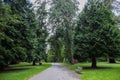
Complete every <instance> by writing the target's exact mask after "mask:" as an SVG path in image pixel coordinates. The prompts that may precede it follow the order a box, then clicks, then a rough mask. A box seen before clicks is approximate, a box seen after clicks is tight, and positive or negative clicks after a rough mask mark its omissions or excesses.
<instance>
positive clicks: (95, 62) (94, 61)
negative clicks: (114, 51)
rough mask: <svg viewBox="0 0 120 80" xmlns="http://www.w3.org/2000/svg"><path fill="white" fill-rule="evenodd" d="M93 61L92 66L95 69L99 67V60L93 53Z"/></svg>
mask: <svg viewBox="0 0 120 80" xmlns="http://www.w3.org/2000/svg"><path fill="white" fill-rule="evenodd" d="M91 61H92V65H91V67H92V68H93V69H95V68H97V61H96V57H95V56H94V55H92V57H91Z"/></svg>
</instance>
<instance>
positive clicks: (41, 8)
mask: <svg viewBox="0 0 120 80" xmlns="http://www.w3.org/2000/svg"><path fill="white" fill-rule="evenodd" d="M36 3H37V5H38V6H35V8H36V17H37V20H38V23H39V25H38V28H37V38H38V39H37V41H38V50H37V53H38V54H39V55H41V59H43V60H45V61H47V54H46V46H47V43H46V40H47V37H48V31H47V16H48V12H47V10H46V5H47V2H46V0H45V1H41V0H37V1H36Z"/></svg>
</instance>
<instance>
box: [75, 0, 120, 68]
mask: <svg viewBox="0 0 120 80" xmlns="http://www.w3.org/2000/svg"><path fill="white" fill-rule="evenodd" d="M113 17H114V16H113V13H112V11H111V10H110V9H109V8H108V7H106V6H105V5H104V3H103V1H100V0H89V1H88V3H87V4H86V5H85V8H84V10H83V12H82V13H81V14H80V15H79V20H78V24H77V27H76V34H75V41H74V44H75V45H76V49H75V51H78V54H80V53H83V55H86V54H88V57H90V58H91V61H92V65H91V67H92V68H96V67H97V65H96V58H97V57H100V56H103V55H104V54H107V55H110V54H111V53H114V54H116V53H119V41H120V34H119V32H118V31H119V29H118V27H116V26H115V21H114V19H113ZM114 54H112V55H114Z"/></svg>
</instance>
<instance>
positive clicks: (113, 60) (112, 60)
mask: <svg viewBox="0 0 120 80" xmlns="http://www.w3.org/2000/svg"><path fill="white" fill-rule="evenodd" d="M108 62H109V63H116V62H115V59H114V58H109V60H108Z"/></svg>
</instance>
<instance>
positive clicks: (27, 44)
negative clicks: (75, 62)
mask: <svg viewBox="0 0 120 80" xmlns="http://www.w3.org/2000/svg"><path fill="white" fill-rule="evenodd" d="M31 7H32V5H31V3H30V2H29V1H28V0H12V1H11V0H4V3H3V2H2V1H1V0H0V68H4V67H5V66H7V65H9V64H11V63H12V64H13V63H18V62H20V61H29V62H31V61H33V60H35V59H36V60H40V59H41V57H42V55H40V54H42V53H44V54H45V47H46V44H45V39H46V37H47V32H46V31H45V29H43V27H44V25H39V22H38V20H37V19H36V16H35V13H34V10H33V9H32V8H31ZM41 24H42V23H41ZM38 30H40V31H39V33H38ZM38 35H39V36H38ZM39 40H41V41H42V42H40V41H39ZM41 44H42V45H41ZM39 46H40V47H39ZM38 51H39V52H38ZM40 52H41V53H40Z"/></svg>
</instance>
